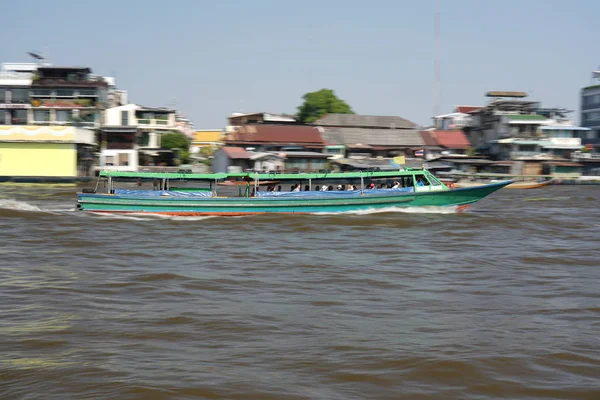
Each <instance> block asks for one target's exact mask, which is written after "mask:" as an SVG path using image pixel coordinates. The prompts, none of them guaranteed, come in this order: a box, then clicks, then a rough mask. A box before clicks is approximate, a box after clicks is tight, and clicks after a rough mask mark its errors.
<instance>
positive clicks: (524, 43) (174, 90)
mask: <svg viewBox="0 0 600 400" xmlns="http://www.w3.org/2000/svg"><path fill="white" fill-rule="evenodd" d="M9 3H10V5H9ZM434 10H435V1H434V0H419V1H406V0H372V1H360V0H345V1H344V0H320V1H313V0H304V1H284V0H253V1H250V0H237V1H234V0H212V1H207V0H196V1H193V0H188V1H183V0H181V1H179V0H171V1H160V2H159V1H139V0H120V1H113V0H108V1H66V0H55V1H52V2H48V1H40V0H36V1H34V0H29V1H27V0H23V1H14V2H6V4H5V6H4V7H3V10H2V24H0V37H2V38H3V40H2V44H0V60H1V61H29V59H28V57H27V55H26V52H27V51H34V50H35V51H40V52H44V53H45V54H46V55H47V56H48V57H49V59H50V61H51V62H52V63H54V64H55V65H81V66H89V67H91V68H92V69H93V70H94V72H95V73H98V74H102V75H109V76H110V75H115V76H116V77H117V83H118V86H119V87H120V88H122V89H127V90H128V91H129V96H130V101H132V102H135V103H140V104H143V105H147V106H167V105H169V106H173V105H174V104H175V105H176V106H177V108H179V109H180V110H182V111H183V112H184V113H185V114H186V115H187V116H189V117H190V118H192V119H193V121H194V122H195V124H196V128H198V129H210V128H221V127H223V126H224V125H225V123H226V117H227V116H228V115H229V114H230V113H231V112H236V111H241V112H254V111H269V112H287V113H295V112H296V108H297V106H298V105H299V104H300V103H301V97H302V95H303V94H304V93H306V92H309V91H314V90H318V89H320V88H331V89H334V90H335V91H336V93H337V94H338V96H339V97H341V98H342V99H344V100H346V101H347V102H348V103H349V104H350V105H351V106H352V108H353V109H354V111H355V112H357V113H361V114H378V115H399V116H402V117H404V118H407V119H410V120H412V121H415V122H417V123H420V124H428V123H429V122H430V117H431V116H432V114H433V87H434V68H433V65H434V57H435V52H434ZM599 17H600V1H597V0H573V1H564V0H563V1H558V0H503V1H497V0H452V1H450V0H441V51H440V60H441V85H440V94H441V95H440V104H441V107H440V109H441V111H442V112H444V113H445V112H450V111H451V110H452V108H453V106H454V105H457V104H468V105H477V104H481V103H483V102H484V100H485V99H484V97H483V94H484V92H486V91H488V90H521V91H528V92H530V93H531V97H532V98H533V99H535V100H541V101H543V103H544V105H546V106H562V107H567V108H571V109H574V110H576V109H577V108H578V106H579V98H578V93H579V90H580V88H581V87H582V86H584V85H586V84H588V83H589V82H590V73H591V70H592V69H594V68H595V67H597V66H598V65H600V43H599V42H598V38H599V37H600V24H599V23H598V18H599ZM573 116H574V117H575V119H576V121H577V122H579V116H578V115H577V114H575V113H574V115H573Z"/></svg>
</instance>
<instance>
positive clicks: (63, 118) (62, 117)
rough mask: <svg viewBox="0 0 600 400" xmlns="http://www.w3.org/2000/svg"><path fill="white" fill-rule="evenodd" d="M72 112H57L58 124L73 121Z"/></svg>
mask: <svg viewBox="0 0 600 400" xmlns="http://www.w3.org/2000/svg"><path fill="white" fill-rule="evenodd" d="M71 114H72V112H71V110H57V111H56V122H69V121H70V120H71Z"/></svg>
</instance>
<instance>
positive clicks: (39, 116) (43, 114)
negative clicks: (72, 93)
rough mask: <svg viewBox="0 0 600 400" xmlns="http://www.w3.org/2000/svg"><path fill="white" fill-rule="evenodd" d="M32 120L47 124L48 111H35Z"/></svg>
mask: <svg viewBox="0 0 600 400" xmlns="http://www.w3.org/2000/svg"><path fill="white" fill-rule="evenodd" d="M33 120H34V121H35V122H49V121H50V110H35V111H33Z"/></svg>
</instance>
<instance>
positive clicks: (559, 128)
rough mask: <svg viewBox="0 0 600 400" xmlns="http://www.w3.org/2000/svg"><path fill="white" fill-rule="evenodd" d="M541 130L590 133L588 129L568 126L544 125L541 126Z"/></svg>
mask: <svg viewBox="0 0 600 400" xmlns="http://www.w3.org/2000/svg"><path fill="white" fill-rule="evenodd" d="M542 129H543V130H550V131H591V129H590V128H584V127H583V126H569V125H546V126H542Z"/></svg>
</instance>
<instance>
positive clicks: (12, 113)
mask: <svg viewBox="0 0 600 400" xmlns="http://www.w3.org/2000/svg"><path fill="white" fill-rule="evenodd" d="M7 114H8V123H9V124H11V125H27V110H8V112H7ZM0 115H4V114H2V113H1V112H0ZM0 122H4V121H3V120H2V121H0Z"/></svg>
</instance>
